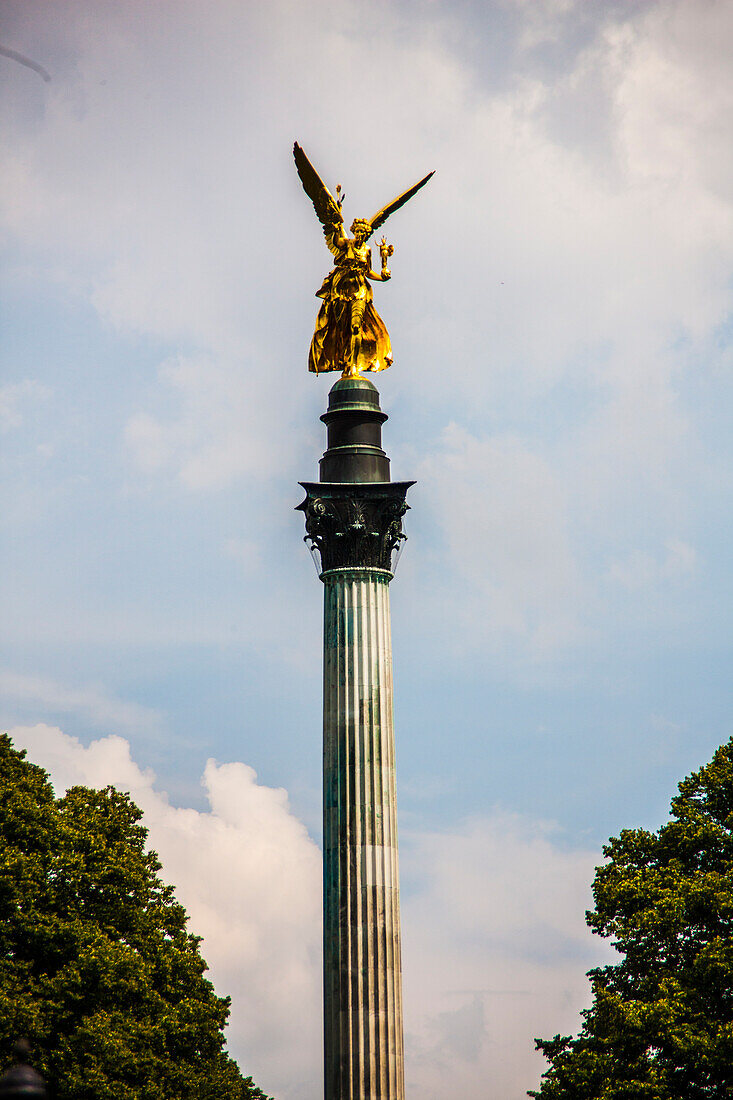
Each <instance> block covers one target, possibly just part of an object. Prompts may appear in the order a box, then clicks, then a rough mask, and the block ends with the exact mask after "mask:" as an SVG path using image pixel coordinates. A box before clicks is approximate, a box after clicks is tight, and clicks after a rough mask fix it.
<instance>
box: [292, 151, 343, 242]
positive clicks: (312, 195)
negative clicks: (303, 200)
mask: <svg viewBox="0 0 733 1100" xmlns="http://www.w3.org/2000/svg"><path fill="white" fill-rule="evenodd" d="M293 156H294V157H295V167H296V168H297V169H298V175H299V176H300V182H301V183H302V184H303V189H304V190H305V193H306V195H307V196H308V198H309V199H310V200H311V202H312V203H313V207H314V209H315V212H316V214H317V215H318V220H319V222H320V223H321V225H322V226H323V228H324V229H325V230H326V231H327V232H328V231H329V230H331V229H333V226H334V223H335V224H337V225H341V224H343V220H344V218H343V214H342V213H341V210H340V209H339V205H338V203H337V202H336V200H335V198H334V197H333V195H332V194H331V192H330V191H329V190H328V188H327V187H326V185H325V183H324V182H323V180H322V179H321V177H320V176H319V175H318V173H317V172H316V170H315V168H314V167H313V165H312V164H311V162H310V161H309V160H308V157H307V156H306V155H305V153H304V152H303V150H302V149H301V147H300V146H299V145H298V143H297V141H296V142H295V145H293Z"/></svg>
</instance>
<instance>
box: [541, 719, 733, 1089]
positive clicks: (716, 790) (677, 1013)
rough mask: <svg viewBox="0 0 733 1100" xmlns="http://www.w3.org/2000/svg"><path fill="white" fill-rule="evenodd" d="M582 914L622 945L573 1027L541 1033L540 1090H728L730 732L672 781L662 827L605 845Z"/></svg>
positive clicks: (732, 1064) (732, 927) (732, 891)
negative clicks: (566, 1032) (709, 756)
mask: <svg viewBox="0 0 733 1100" xmlns="http://www.w3.org/2000/svg"><path fill="white" fill-rule="evenodd" d="M603 851H604V855H605V856H606V858H607V863H606V864H604V865H603V866H601V867H599V868H598V869H597V871H596V877H595V882H594V885H593V894H594V898H595V909H594V910H592V911H591V912H589V913H587V914H586V919H587V922H588V924H589V926H590V927H591V928H592V929H593V931H594V932H596V933H597V934H598V935H600V936H604V937H612V938H613V946H614V947H615V948H616V949H617V950H618V951H619V952H620V953H621V955H622V956H623V957H622V959H621V961H620V962H618V963H617V964H615V965H613V966H606V967H600V968H598V969H597V970H591V971H590V973H589V975H588V976H589V978H590V979H591V983H592V989H593V1004H592V1006H591V1008H589V1009H588V1010H587V1011H586V1012H584V1013H583V1016H584V1020H585V1022H584V1025H583V1028H582V1030H581V1032H580V1034H579V1035H578V1037H577V1038H571V1037H570V1036H561V1035H556V1036H555V1038H554V1039H549V1040H548V1039H544V1040H542V1039H540V1040H537V1046H538V1048H539V1049H540V1050H542V1052H543V1054H544V1055H545V1056H546V1057H547V1058H548V1059H549V1061H550V1063H551V1065H550V1068H549V1069H548V1071H547V1072H546V1074H545V1075H544V1077H543V1080H542V1084H541V1087H540V1089H539V1091H538V1092H530V1093H529V1095H530V1096H534V1097H539V1098H541V1100H561V1098H562V1100H571V1098H572V1100H622V1098H623V1100H710V1098H715V1100H722V1098H724V1097H726V1098H730V1097H733V739H732V740H731V741H729V742H728V743H727V744H726V745H723V746H722V747H721V748H720V749H718V751H717V752H716V754H715V756H714V757H713V760H712V761H711V763H710V764H708V765H707V766H706V767H704V768H702V769H701V770H700V771H699V772H696V773H694V774H693V775H691V776H689V777H688V778H687V779H685V780H683V781H682V783H680V785H679V794H678V795H677V796H676V797H675V798H674V799H673V800H672V808H671V817H670V820H669V821H668V822H667V824H666V825H663V826H662V828H661V829H659V831H658V832H656V833H653V832H647V831H646V830H645V829H626V830H624V831H623V832H622V833H621V835H620V836H619V837H618V838H613V839H612V840H611V841H610V843H609V844H608V845H607V846H606V847H605V848H604V850H603Z"/></svg>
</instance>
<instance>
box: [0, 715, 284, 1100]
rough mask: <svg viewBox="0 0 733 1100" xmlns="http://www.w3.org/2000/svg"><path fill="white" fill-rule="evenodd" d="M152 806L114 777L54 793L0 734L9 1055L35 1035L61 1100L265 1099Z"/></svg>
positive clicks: (1, 1013) (2, 971) (3, 1048)
mask: <svg viewBox="0 0 733 1100" xmlns="http://www.w3.org/2000/svg"><path fill="white" fill-rule="evenodd" d="M141 816H142V815H141V811H140V810H139V809H138V808H137V806H135V804H134V803H133V802H132V801H131V800H130V798H129V796H128V795H126V794H121V793H120V792H119V791H117V790H115V789H114V788H113V787H107V788H106V789H105V790H102V791H95V790H90V789H89V788H87V787H73V788H72V789H71V790H69V791H68V793H67V794H66V796H65V797H64V798H60V799H56V798H55V797H54V792H53V789H52V788H51V785H50V783H49V782H48V777H47V775H46V773H45V772H44V771H43V769H42V768H39V767H37V766H36V765H34V764H31V763H29V762H28V761H27V760H26V759H25V753H24V752H18V751H16V750H15V749H14V748H13V745H12V742H11V741H10V738H9V737H7V736H6V735H0V1057H3V1058H4V1059H5V1064H7V1063H8V1062H9V1061H10V1060H11V1049H12V1044H13V1040H15V1039H17V1038H18V1037H20V1036H25V1037H27V1038H28V1039H29V1040H30V1042H31V1044H32V1047H33V1051H34V1054H33V1062H34V1065H36V1067H37V1068H38V1069H39V1070H40V1071H41V1072H42V1073H43V1074H44V1076H46V1078H47V1080H48V1082H49V1085H50V1086H51V1089H52V1092H53V1094H54V1095H56V1096H58V1097H59V1100H64V1098H67V1097H68V1098H69V1100H71V1098H72V1097H73V1098H74V1100H113V1098H114V1100H194V1098H195V1100H214V1098H216V1100H222V1098H223V1100H263V1097H264V1094H263V1093H262V1092H261V1091H260V1090H259V1089H258V1088H256V1087H255V1086H254V1085H253V1083H252V1079H251V1078H247V1079H246V1080H245V1079H243V1077H242V1075H241V1073H240V1072H239V1069H238V1068H237V1065H236V1063H235V1062H234V1061H233V1060H232V1059H231V1058H230V1057H229V1056H228V1055H227V1053H226V1052H225V1050H224V1036H223V1029H224V1026H225V1024H226V1021H227V1017H228V1015H229V999H228V998H223V997H217V996H216V994H215V993H214V989H213V986H212V985H211V982H209V981H207V979H206V978H205V977H204V973H205V971H206V963H205V962H204V960H203V959H202V957H201V953H200V951H199V942H200V937H197V936H193V935H191V934H190V933H189V932H187V931H186V921H187V917H186V912H185V910H184V909H183V907H182V906H181V905H179V904H178V903H177V902H176V900H175V898H174V894H173V889H172V888H171V887H170V886H165V885H164V884H163V882H161V880H160V878H159V877H158V871H159V870H160V863H159V862H158V859H157V856H156V855H155V853H154V852H150V851H147V850H146V847H145V841H146V837H147V830H146V829H145V828H144V827H143V826H142V825H141V824H140V823H139V822H140V818H141Z"/></svg>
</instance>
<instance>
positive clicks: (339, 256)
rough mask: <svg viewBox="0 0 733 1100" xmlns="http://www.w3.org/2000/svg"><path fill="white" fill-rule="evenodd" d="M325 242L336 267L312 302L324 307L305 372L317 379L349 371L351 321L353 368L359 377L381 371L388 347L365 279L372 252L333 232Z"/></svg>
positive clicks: (387, 359) (388, 361) (388, 355)
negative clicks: (356, 338) (355, 335)
mask: <svg viewBox="0 0 733 1100" xmlns="http://www.w3.org/2000/svg"><path fill="white" fill-rule="evenodd" d="M326 241H327V243H328V247H329V249H330V250H331V252H333V254H334V255H335V257H336V266H335V267H334V269H333V271H332V272H331V273H330V274H329V275H327V276H326V278H325V279H324V280H323V286H322V287H321V289H320V290H319V291H317V293H316V297H317V298H323V305H322V306H321V308H320V310H319V311H318V318H317V320H316V330H315V332H314V333H313V339H312V340H311V346H310V354H309V356H308V370H310V371H314V372H315V373H316V374H321V373H322V372H324V371H330V370H338V371H343V370H346V369H347V368H348V367H349V366H350V363H349V356H350V352H351V325H352V316H353V317H354V320H355V321H359V319H360V320H361V326H360V328H361V345H360V348H359V352H358V355H357V362H356V364H355V366H356V369H357V370H358V371H359V373H361V372H362V371H367V370H372V371H376V370H384V369H385V368H386V367H389V366H390V365H391V363H392V347H391V344H390V340H389V333H388V332H387V329H386V328H385V326H384V321H383V320H382V318H381V317H380V316H379V314H378V313H377V311H376V309H375V308H374V305H373V302H372V299H373V295H372V288H371V284H370V282H369V279H368V272H369V271H371V266H372V256H371V249H370V248H369V247H368V246H367V245H366V244H364V245H361V246H357V245H356V243H355V242H354V241H352V240H348V239H347V238H346V237H344V236H343V234H342V232H341V233H339V232H338V230H337V231H334V232H333V233H331V234H327V236H326ZM353 306H356V309H353V308H352V307H353Z"/></svg>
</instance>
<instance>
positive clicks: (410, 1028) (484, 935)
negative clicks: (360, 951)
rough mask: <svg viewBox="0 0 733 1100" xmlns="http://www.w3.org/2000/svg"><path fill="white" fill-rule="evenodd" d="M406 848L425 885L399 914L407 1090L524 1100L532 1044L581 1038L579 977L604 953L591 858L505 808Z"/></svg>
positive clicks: (532, 1064)
mask: <svg viewBox="0 0 733 1100" xmlns="http://www.w3.org/2000/svg"><path fill="white" fill-rule="evenodd" d="M558 839H559V838H558ZM407 851H408V853H409V855H408V858H409V859H411V860H412V861H413V862H414V864H415V869H416V871H417V875H418V877H419V879H420V880H421V887H420V889H419V890H418V892H417V893H416V894H415V895H414V896H411V897H410V898H408V899H407V900H406V901H405V903H404V906H403V912H404V924H405V928H406V935H405V946H404V960H405V1001H406V1010H405V1011H406V1020H407V1035H408V1050H409V1051H410V1054H411V1058H410V1065H409V1070H410V1086H411V1090H412V1094H413V1095H415V1096H416V1095H421V1096H425V1097H427V1098H428V1100H438V1098H439V1097H441V1096H444V1095H446V1093H447V1092H449V1091H450V1092H457V1093H459V1094H461V1095H465V1096H469V1097H487V1096H488V1097H490V1098H491V1100H503V1098H505V1097H515V1096H516V1097H520V1096H523V1095H524V1093H525V1091H526V1090H527V1089H529V1088H533V1087H535V1086H536V1084H537V1081H538V1079H539V1076H540V1074H541V1073H542V1071H543V1070H544V1068H546V1063H545V1062H544V1059H543V1058H542V1057H541V1056H540V1055H538V1054H536V1053H535V1052H534V1044H533V1039H534V1038H535V1037H551V1036H552V1035H554V1034H556V1033H557V1032H558V1031H560V1032H564V1033H569V1032H572V1031H574V1030H577V1028H578V1026H579V1023H580V1021H579V1015H578V1013H579V1010H580V1009H581V1008H582V1007H585V1006H586V1005H587V1004H588V1003H589V1000H590V997H589V987H588V982H587V979H586V978H585V972H586V970H588V969H589V968H590V966H592V965H598V964H599V963H600V962H602V961H605V960H606V958H607V957H608V949H607V948H605V947H604V946H603V945H601V944H600V943H599V942H597V941H595V940H594V939H593V937H592V936H591V933H590V932H589V931H588V929H587V927H586V925H585V922H584V919H583V916H584V912H585V909H586V908H588V907H589V905H590V903H591V901H592V899H591V894H590V882H591V880H592V877H593V868H594V865H595V863H597V862H598V861H599V857H598V854H597V853H595V852H593V851H583V850H578V849H564V848H563V846H562V844H561V843H558V841H557V840H555V838H554V837H553V832H552V829H551V828H550V827H549V826H547V825H543V824H542V823H541V822H533V821H529V820H527V819H524V818H521V817H519V816H517V815H507V814H503V813H501V812H497V813H494V814H492V815H490V816H488V817H485V818H481V819H476V820H474V821H471V822H468V823H467V824H466V825H465V826H463V827H462V828H459V829H456V830H452V831H448V832H446V833H431V834H429V835H423V836H421V837H419V838H418V839H417V840H416V842H415V843H414V847H413V844H412V843H410V842H409V841H408V846H407ZM403 862H404V859H403ZM413 873H414V872H413Z"/></svg>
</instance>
